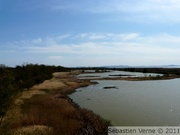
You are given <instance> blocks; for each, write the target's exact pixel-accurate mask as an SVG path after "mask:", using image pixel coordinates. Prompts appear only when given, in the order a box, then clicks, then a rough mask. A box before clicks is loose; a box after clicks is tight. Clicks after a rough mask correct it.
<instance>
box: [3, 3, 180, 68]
mask: <svg viewBox="0 0 180 135" xmlns="http://www.w3.org/2000/svg"><path fill="white" fill-rule="evenodd" d="M0 17H1V19H0V64H5V65H7V66H16V65H21V64H23V63H38V64H48V65H62V66H68V67H71V66H103V65H131V66H141V65H167V64H180V0H0Z"/></svg>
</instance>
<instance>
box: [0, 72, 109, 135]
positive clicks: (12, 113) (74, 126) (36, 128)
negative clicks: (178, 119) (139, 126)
mask: <svg viewBox="0 0 180 135" xmlns="http://www.w3.org/2000/svg"><path fill="white" fill-rule="evenodd" d="M76 74H77V72H58V73H54V74H53V78H52V79H50V80H46V81H44V82H43V83H41V84H39V85H35V86H33V87H32V88H30V90H27V91H23V92H21V93H19V94H18V95H17V96H16V98H15V100H14V102H13V104H12V105H11V106H10V108H9V110H8V112H7V113H6V116H5V117H4V119H3V122H2V125H1V131H0V132H1V134H12V135H16V134H28V135H29V134H32V135H34V134H37V135H45V134H48V135H51V134H52V135H59V134H68V135H75V134H78V135H79V134H82V135H83V134H87V135H88V134H89V135H91V134H107V127H108V125H109V122H107V121H105V120H103V119H102V118H100V117H99V116H97V115H95V114H93V113H92V112H91V111H88V110H85V109H82V108H80V107H79V106H78V105H76V104H75V103H74V102H73V101H72V100H71V99H69V98H68V96H67V94H69V93H71V92H73V91H74V90H75V89H76V88H79V87H83V86H88V85H90V84H92V83H91V82H90V81H88V80H77V79H76V78H75V75H76Z"/></svg>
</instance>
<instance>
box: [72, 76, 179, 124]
mask: <svg viewBox="0 0 180 135" xmlns="http://www.w3.org/2000/svg"><path fill="white" fill-rule="evenodd" d="M97 82H98V83H99V84H97V85H91V86H88V87H85V88H79V89H77V92H75V93H73V94H71V95H69V96H70V98H72V99H73V101H74V102H76V103H77V104H79V105H80V106H81V107H83V108H87V109H90V110H92V111H93V112H95V113H96V114H99V115H100V116H102V117H103V118H105V119H107V120H110V121H111V123H112V125H116V126H179V125H180V79H172V80H156V81H112V80H111V81H109V80H101V81H97ZM111 86H116V87H115V88H111V89H104V87H111Z"/></svg>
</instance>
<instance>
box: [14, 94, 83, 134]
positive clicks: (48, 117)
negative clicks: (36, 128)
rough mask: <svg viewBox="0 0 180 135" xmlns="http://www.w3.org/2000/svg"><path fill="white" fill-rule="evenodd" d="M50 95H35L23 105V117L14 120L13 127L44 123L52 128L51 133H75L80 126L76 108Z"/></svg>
mask: <svg viewBox="0 0 180 135" xmlns="http://www.w3.org/2000/svg"><path fill="white" fill-rule="evenodd" d="M65 105H66V103H63V102H59V101H58V99H55V98H51V97H50V95H35V96H33V97H32V98H31V99H28V100H25V101H24V104H22V105H21V110H22V112H21V113H22V117H21V119H19V120H18V121H14V123H12V125H11V129H19V128H22V127H29V126H32V125H44V126H46V127H49V128H51V129H52V131H51V132H50V134H53V135H59V134H75V133H77V132H78V129H79V128H80V126H81V125H80V122H79V121H78V120H77V118H76V113H77V112H76V110H75V109H73V108H71V107H66V106H65Z"/></svg>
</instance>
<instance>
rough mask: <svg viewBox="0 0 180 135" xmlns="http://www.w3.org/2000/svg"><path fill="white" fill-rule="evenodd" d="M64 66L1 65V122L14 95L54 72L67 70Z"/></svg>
mask: <svg viewBox="0 0 180 135" xmlns="http://www.w3.org/2000/svg"><path fill="white" fill-rule="evenodd" d="M68 70H69V69H68V68H65V67H62V66H47V65H38V64H26V65H21V66H16V67H15V68H11V67H6V66H5V65H0V123H1V120H2V118H3V116H4V115H5V112H6V110H7V107H8V106H9V104H10V103H11V100H12V99H13V97H14V96H15V95H16V94H17V93H18V92H20V91H23V90H24V89H26V90H28V89H29V88H31V87H32V86H33V85H35V84H39V83H42V82H43V81H44V80H46V79H50V78H52V73H53V72H66V71H68Z"/></svg>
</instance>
